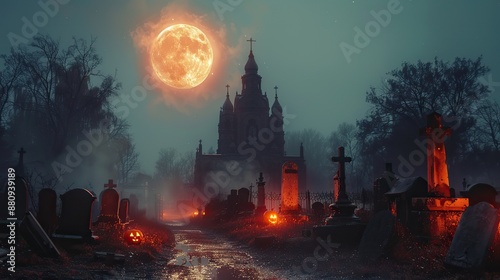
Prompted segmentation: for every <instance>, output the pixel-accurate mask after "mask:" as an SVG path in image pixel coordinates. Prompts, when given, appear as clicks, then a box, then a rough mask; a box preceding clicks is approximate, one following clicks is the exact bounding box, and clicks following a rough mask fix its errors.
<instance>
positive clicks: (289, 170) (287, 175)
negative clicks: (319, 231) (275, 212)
mask: <svg viewBox="0 0 500 280" xmlns="http://www.w3.org/2000/svg"><path fill="white" fill-rule="evenodd" d="M298 175H299V169H298V166H297V164H296V163H295V162H292V161H287V162H285V163H284V164H283V166H282V173H281V176H282V179H281V211H280V212H282V213H298V211H299V176H298Z"/></svg>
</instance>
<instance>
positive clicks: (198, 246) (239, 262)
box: [164, 226, 293, 279]
mask: <svg viewBox="0 0 500 280" xmlns="http://www.w3.org/2000/svg"><path fill="white" fill-rule="evenodd" d="M171 230H172V231H173V233H174V235H175V240H176V247H175V249H176V250H175V252H174V255H173V259H172V260H171V261H170V262H169V263H168V267H169V269H168V270H169V271H170V274H169V275H164V276H165V278H168V279H293V278H290V277H291V275H288V276H289V277H287V275H283V274H282V273H279V272H278V271H273V269H272V268H270V267H268V266H266V265H265V263H264V262H262V261H260V260H258V258H256V255H257V254H256V252H255V251H254V250H253V249H252V248H251V247H249V246H248V245H243V244H241V243H240V242H237V241H234V240H229V239H228V238H227V237H224V236H222V235H221V234H218V233H215V232H211V231H210V230H207V229H203V228H198V227H196V226H171Z"/></svg>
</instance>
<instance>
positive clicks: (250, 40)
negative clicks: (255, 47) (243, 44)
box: [247, 37, 257, 51]
mask: <svg viewBox="0 0 500 280" xmlns="http://www.w3.org/2000/svg"><path fill="white" fill-rule="evenodd" d="M247 42H250V51H252V42H257V41H255V40H254V39H252V37H250V39H249V40H247Z"/></svg>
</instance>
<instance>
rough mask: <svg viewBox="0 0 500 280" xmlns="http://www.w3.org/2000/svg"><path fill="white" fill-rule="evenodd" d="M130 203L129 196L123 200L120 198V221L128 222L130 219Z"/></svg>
mask: <svg viewBox="0 0 500 280" xmlns="http://www.w3.org/2000/svg"><path fill="white" fill-rule="evenodd" d="M129 205H130V200H129V199H128V198H123V199H122V200H120V212H119V213H118V217H119V218H120V223H122V224H126V223H128V222H129V220H130V218H129V216H128V213H129Z"/></svg>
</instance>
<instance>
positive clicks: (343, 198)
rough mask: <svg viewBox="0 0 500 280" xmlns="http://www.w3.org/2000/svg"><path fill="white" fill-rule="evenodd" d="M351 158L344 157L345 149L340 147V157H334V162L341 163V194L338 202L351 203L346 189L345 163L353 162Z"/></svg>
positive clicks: (339, 180) (339, 171)
mask: <svg viewBox="0 0 500 280" xmlns="http://www.w3.org/2000/svg"><path fill="white" fill-rule="evenodd" d="M351 160H352V159H351V158H350V157H346V156H345V155H344V147H339V155H338V156H336V157H332V161H333V162H338V163H339V169H338V173H337V174H338V178H337V180H338V186H339V192H338V202H349V197H348V196H347V192H346V189H345V163H346V162H351Z"/></svg>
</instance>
